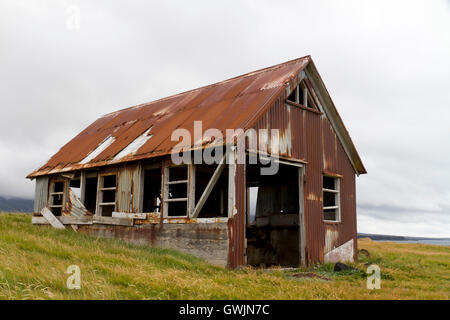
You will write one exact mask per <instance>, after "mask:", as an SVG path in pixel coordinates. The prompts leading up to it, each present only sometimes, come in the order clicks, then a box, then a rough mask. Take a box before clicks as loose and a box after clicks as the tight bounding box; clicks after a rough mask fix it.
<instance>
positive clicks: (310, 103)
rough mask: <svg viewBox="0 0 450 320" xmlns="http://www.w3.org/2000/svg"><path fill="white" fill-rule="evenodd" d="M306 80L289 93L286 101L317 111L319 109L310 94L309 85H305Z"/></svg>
mask: <svg viewBox="0 0 450 320" xmlns="http://www.w3.org/2000/svg"><path fill="white" fill-rule="evenodd" d="M305 81H306V80H304V81H302V82H300V84H299V85H298V86H297V87H295V89H294V90H293V91H292V92H291V94H290V95H289V97H288V98H287V100H289V101H292V102H295V103H297V104H300V105H302V106H304V107H307V108H310V109H314V110H317V111H319V107H318V105H317V102H316V99H315V97H314V95H313V93H312V92H311V90H312V88H311V85H310V84H309V85H307V84H306V83H305Z"/></svg>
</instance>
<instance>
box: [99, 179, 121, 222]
mask: <svg viewBox="0 0 450 320" xmlns="http://www.w3.org/2000/svg"><path fill="white" fill-rule="evenodd" d="M116 188H117V178H116V175H115V174H108V175H101V176H100V183H99V194H98V212H97V214H98V215H100V216H103V217H111V216H112V213H113V211H114V210H115V209H116Z"/></svg>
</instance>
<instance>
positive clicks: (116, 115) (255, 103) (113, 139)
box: [28, 56, 310, 178]
mask: <svg viewBox="0 0 450 320" xmlns="http://www.w3.org/2000/svg"><path fill="white" fill-rule="evenodd" d="M309 61H310V57H309V56H306V57H302V58H299V59H295V60H292V61H289V62H285V63H282V64H279V65H276V66H273V67H269V68H265V69H261V70H258V71H255V72H251V73H248V74H244V75H242V76H239V77H235V78H232V79H229V80H225V81H222V82H219V83H216V84H213V85H209V86H205V87H202V88H198V89H194V90H191V91H187V92H184V93H180V94H177V95H174V96H170V97H167V98H163V99H160V100H156V101H153V102H150V103H146V104H142V105H138V106H135V107H131V108H127V109H123V110H120V111H116V112H112V113H109V114H107V115H105V116H103V117H101V118H100V119H98V120H97V121H95V122H94V123H93V124H91V125H90V126H89V127H87V128H86V129H85V130H83V131H82V132H81V133H80V134H79V135H77V136H76V137H75V138H73V139H72V140H71V141H69V142H68V143H67V144H66V145H65V146H63V147H62V148H61V149H60V150H59V151H58V152H57V153H56V154H55V155H54V156H53V157H52V158H51V159H50V160H49V161H48V162H47V163H46V164H44V165H43V166H42V167H41V168H39V169H38V170H36V171H34V172H32V173H31V174H30V175H29V176H28V177H29V178H33V177H36V176H40V175H46V174H51V173H57V172H63V171H72V170H76V169H82V168H93V167H98V166H104V165H109V164H115V163H120V162H126V161H132V160H138V159H144V158H150V157H154V156H160V155H167V154H170V153H171V150H172V148H173V147H174V146H175V145H176V144H178V141H171V134H172V132H173V131H174V130H175V129H177V128H185V129H187V130H189V132H190V133H191V136H192V137H193V133H194V132H193V123H194V120H201V121H202V122H203V131H204V130H206V129H208V128H217V129H219V130H221V131H222V132H225V130H226V129H236V128H242V129H247V128H246V126H247V125H249V124H250V123H251V121H253V120H254V118H255V116H256V115H259V114H261V112H263V110H264V109H265V108H266V107H267V106H268V105H269V104H270V103H271V102H272V101H273V99H275V98H276V96H277V95H279V94H280V93H281V92H284V90H285V86H286V85H287V84H288V83H289V82H290V81H292V79H293V77H295V75H296V74H298V72H300V71H301V70H302V69H303V68H305V66H306V65H307V64H308V62H309ZM150 128H151V130H150V131H149V132H148V135H151V137H146V136H145V135H144V137H143V134H144V133H145V132H146V131H147V130H148V129H150ZM138 138H139V139H140V140H139V139H138ZM136 139H138V140H139V142H145V143H143V145H140V144H139V143H137V142H136V141H135V140H136ZM133 142H135V144H136V145H138V146H139V148H138V150H134V151H135V152H134V153H132V154H128V155H126V156H124V157H123V158H120V159H114V157H115V156H117V155H118V154H119V153H120V152H121V151H122V150H124V149H125V148H127V146H129V145H130V144H131V143H133ZM102 143H103V144H102ZM94 152H95V153H94ZM89 155H91V156H89ZM83 160H84V161H83Z"/></svg>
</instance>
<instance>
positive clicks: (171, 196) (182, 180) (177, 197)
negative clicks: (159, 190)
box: [163, 165, 189, 218]
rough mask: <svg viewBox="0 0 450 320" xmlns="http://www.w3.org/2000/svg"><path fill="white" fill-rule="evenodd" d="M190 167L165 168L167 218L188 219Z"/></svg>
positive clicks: (165, 209) (165, 212)
mask: <svg viewBox="0 0 450 320" xmlns="http://www.w3.org/2000/svg"><path fill="white" fill-rule="evenodd" d="M188 168H189V167H188V166H186V165H182V166H176V167H166V168H164V199H163V201H164V209H163V213H164V216H166V217H172V218H173V217H183V218H185V217H187V214H188V186H189V183H188V181H189V180H188V179H189V170H188Z"/></svg>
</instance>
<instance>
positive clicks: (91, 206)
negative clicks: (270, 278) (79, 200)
mask: <svg viewBox="0 0 450 320" xmlns="http://www.w3.org/2000/svg"><path fill="white" fill-rule="evenodd" d="M97 186H98V177H97V174H96V173H88V174H86V188H85V191H84V206H85V207H86V209H87V210H88V211H89V212H91V213H92V214H95V209H96V207H97Z"/></svg>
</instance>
